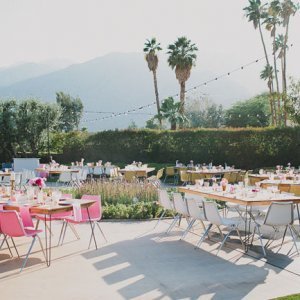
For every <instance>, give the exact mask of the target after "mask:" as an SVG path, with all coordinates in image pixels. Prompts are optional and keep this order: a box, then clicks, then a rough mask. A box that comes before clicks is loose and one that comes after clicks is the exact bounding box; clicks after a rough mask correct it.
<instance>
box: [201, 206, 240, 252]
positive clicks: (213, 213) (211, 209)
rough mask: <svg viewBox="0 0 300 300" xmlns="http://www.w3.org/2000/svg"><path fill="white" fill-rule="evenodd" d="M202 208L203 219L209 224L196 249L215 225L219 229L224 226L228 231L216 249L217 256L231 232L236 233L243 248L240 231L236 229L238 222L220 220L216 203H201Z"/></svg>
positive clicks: (225, 219)
mask: <svg viewBox="0 0 300 300" xmlns="http://www.w3.org/2000/svg"><path fill="white" fill-rule="evenodd" d="M203 208H204V214H205V218H206V220H207V221H209V222H210V224H209V225H208V227H207V229H206V231H205V233H204V234H203V236H202V237H201V239H200V240H199V242H198V244H197V245H196V248H197V247H199V248H200V246H201V244H202V242H203V241H204V239H205V237H206V236H208V233H209V230H210V229H211V228H212V226H213V225H216V226H217V227H219V228H220V226H225V228H227V229H228V230H229V232H228V233H227V234H226V235H225V237H224V238H223V240H222V242H221V245H220V247H219V249H218V252H217V255H218V254H219V251H220V250H221V249H222V247H223V245H224V244H225V242H226V240H227V238H228V237H229V235H230V234H231V233H232V232H233V231H236V232H237V234H238V236H239V238H240V241H241V243H242V246H243V248H244V242H243V240H242V237H241V234H240V231H239V229H238V225H239V222H238V221H235V220H232V219H228V218H222V217H221V216H220V214H219V211H218V206H217V204H216V202H203ZM221 235H223V234H221Z"/></svg>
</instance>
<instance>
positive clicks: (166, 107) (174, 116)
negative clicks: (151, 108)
mask: <svg viewBox="0 0 300 300" xmlns="http://www.w3.org/2000/svg"><path fill="white" fill-rule="evenodd" d="M160 111H161V115H162V118H163V119H166V120H168V121H169V123H170V124H171V130H176V127H177V124H179V125H182V124H184V123H187V122H188V119H187V117H186V116H185V115H184V114H183V113H182V112H181V103H180V102H175V100H174V99H173V98H172V97H168V98H167V99H165V100H164V101H163V102H162V105H161V109H160ZM156 118H158V116H156Z"/></svg>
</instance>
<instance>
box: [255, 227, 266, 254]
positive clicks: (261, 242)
mask: <svg viewBox="0 0 300 300" xmlns="http://www.w3.org/2000/svg"><path fill="white" fill-rule="evenodd" d="M257 233H258V237H259V241H260V245H261V249H262V251H263V254H264V256H267V254H266V250H265V246H264V244H263V241H262V238H261V233H260V229H259V227H258V226H257Z"/></svg>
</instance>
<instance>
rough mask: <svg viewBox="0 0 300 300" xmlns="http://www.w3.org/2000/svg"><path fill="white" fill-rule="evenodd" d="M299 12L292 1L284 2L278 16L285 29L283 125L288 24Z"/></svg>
mask: <svg viewBox="0 0 300 300" xmlns="http://www.w3.org/2000/svg"><path fill="white" fill-rule="evenodd" d="M298 10H299V4H295V3H294V2H293V1H292V0H284V1H283V2H282V4H281V11H280V16H281V18H282V25H283V27H285V34H284V45H283V46H284V47H283V65H282V93H283V100H284V104H283V105H284V125H286V123H287V112H286V92H287V78H286V77H287V76H286V74H287V72H286V66H287V64H286V60H287V59H286V56H287V49H288V47H287V42H288V34H289V24H290V18H291V16H294V15H295V14H296V12H297V11H298Z"/></svg>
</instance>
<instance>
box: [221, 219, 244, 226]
mask: <svg viewBox="0 0 300 300" xmlns="http://www.w3.org/2000/svg"><path fill="white" fill-rule="evenodd" d="M222 223H223V224H222V225H224V226H226V227H238V226H239V224H240V222H239V221H236V220H232V219H227V218H222Z"/></svg>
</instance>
